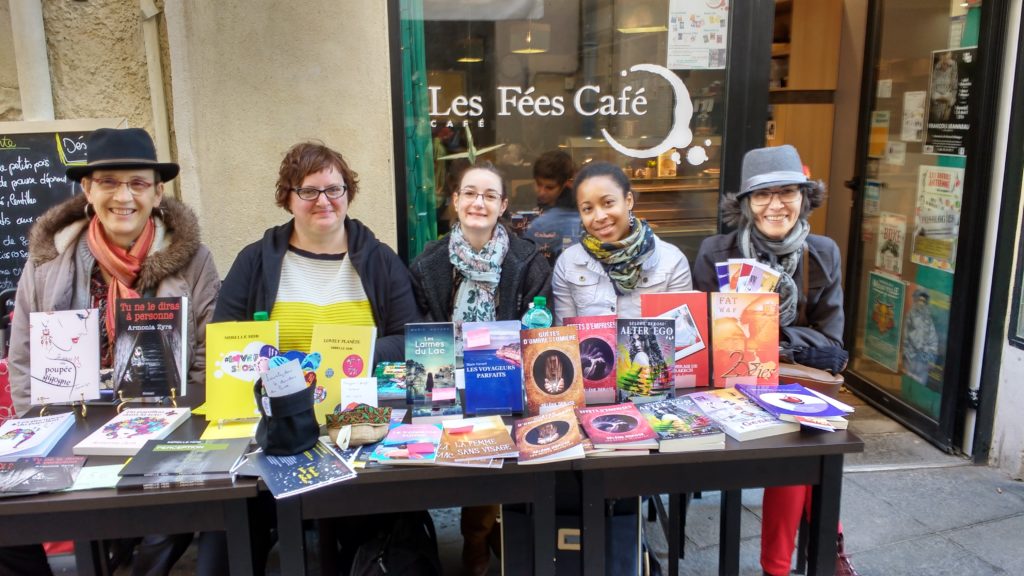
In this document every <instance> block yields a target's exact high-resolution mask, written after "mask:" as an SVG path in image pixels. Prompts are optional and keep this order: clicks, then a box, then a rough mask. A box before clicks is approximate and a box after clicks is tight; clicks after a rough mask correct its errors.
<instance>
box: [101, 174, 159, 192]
mask: <svg viewBox="0 0 1024 576" xmlns="http://www.w3.org/2000/svg"><path fill="white" fill-rule="evenodd" d="M92 183H93V185H95V186H96V187H97V188H99V190H100V192H103V193H104V194H114V193H116V192H117V191H118V190H120V189H121V186H127V187H128V191H129V192H131V193H132V196H140V195H142V194H145V193H146V192H149V190H150V189H151V188H152V187H153V183H152V182H150V181H149V180H146V179H144V178H132V179H131V180H118V179H117V178H111V177H109V176H104V177H102V178H92Z"/></svg>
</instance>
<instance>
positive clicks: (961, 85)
mask: <svg viewBox="0 0 1024 576" xmlns="http://www.w3.org/2000/svg"><path fill="white" fill-rule="evenodd" d="M977 52H978V49H977V47H973V48H959V49H956V50H937V51H935V52H932V73H931V81H930V82H929V83H928V129H927V130H926V132H925V140H924V149H923V151H924V153H925V154H951V155H954V156H964V155H966V146H967V133H968V132H969V131H970V129H971V122H970V108H969V106H968V100H969V99H970V96H971V84H972V83H973V81H974V62H975V60H976V59H977Z"/></svg>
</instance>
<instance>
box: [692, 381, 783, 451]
mask: <svg viewBox="0 0 1024 576" xmlns="http://www.w3.org/2000/svg"><path fill="white" fill-rule="evenodd" d="M689 396H690V398H692V399H693V401H694V402H695V403H696V404H697V406H698V407H699V408H700V409H701V411H703V412H704V413H705V414H707V415H708V417H710V418H711V419H712V420H714V421H715V423H716V424H718V425H719V426H721V427H722V430H724V431H725V433H726V434H728V435H729V436H731V437H732V438H733V439H735V440H739V441H741V442H742V441H744V440H756V439H758V438H766V437H768V436H777V435H779V434H785V433H787V432H796V431H797V430H799V429H800V425H799V424H795V423H793V422H784V421H782V420H779V419H778V418H776V417H775V416H772V415H771V414H769V413H768V412H766V411H765V410H764V409H762V408H761V407H760V406H758V405H757V404H755V403H754V402H753V401H752V400H751V399H749V398H747V397H746V396H744V395H743V394H742V393H740V392H739V391H738V390H736V389H735V388H723V389H719V390H711V391H708V392H694V393H693V394H690V395H689Z"/></svg>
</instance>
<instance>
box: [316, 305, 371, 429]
mask: <svg viewBox="0 0 1024 576" xmlns="http://www.w3.org/2000/svg"><path fill="white" fill-rule="evenodd" d="M376 343H377V328H376V327H374V326H342V325H337V324H314V325H313V336H312V338H311V339H310V343H309V350H310V352H319V353H320V357H321V360H320V366H319V367H317V369H316V390H315V391H314V392H313V402H314V403H313V409H314V411H315V412H316V421H317V422H323V421H324V417H325V416H326V415H327V414H330V413H332V412H334V407H335V406H337V405H338V403H339V402H341V380H342V378H365V377H368V376H372V374H371V372H372V370H373V348H374V345H375V344H376Z"/></svg>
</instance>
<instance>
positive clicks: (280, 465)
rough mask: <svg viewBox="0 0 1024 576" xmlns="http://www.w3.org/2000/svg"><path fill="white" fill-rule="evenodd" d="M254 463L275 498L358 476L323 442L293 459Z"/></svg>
mask: <svg viewBox="0 0 1024 576" xmlns="http://www.w3.org/2000/svg"><path fill="white" fill-rule="evenodd" d="M254 456H255V457H254V458H252V459H251V460H252V462H254V463H255V465H256V468H257V469H258V470H259V474H260V478H262V479H263V483H264V484H266V485H267V488H269V489H270V492H271V493H272V494H273V495H274V498H287V497H288V496H294V495H296V494H301V493H303V492H308V491H310V490H315V489H317V488H323V487H324V486H329V485H331V484H336V483H338V482H342V481H345V480H349V479H351V478H355V476H356V473H355V471H354V470H352V468H351V467H350V466H349V465H348V464H346V463H345V460H344V459H342V457H341V456H339V455H338V453H337V452H335V451H334V450H332V449H331V448H330V447H329V446H328V445H327V444H324V443H323V442H322V441H321V442H317V443H316V445H315V446H313V447H312V448H310V449H309V450H306V451H304V452H300V453H298V454H293V455H291V456H270V455H268V454H265V453H263V452H260V453H259V454H256V455H254Z"/></svg>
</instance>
